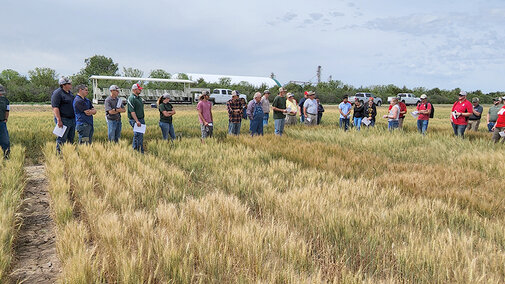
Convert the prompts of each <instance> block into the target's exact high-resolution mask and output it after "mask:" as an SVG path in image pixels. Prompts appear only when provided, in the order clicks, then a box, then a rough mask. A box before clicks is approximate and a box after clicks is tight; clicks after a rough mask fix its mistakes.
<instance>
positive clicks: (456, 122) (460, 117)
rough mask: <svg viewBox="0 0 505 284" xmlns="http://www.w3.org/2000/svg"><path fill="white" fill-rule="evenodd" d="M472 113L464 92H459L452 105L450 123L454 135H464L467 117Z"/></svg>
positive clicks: (462, 136) (471, 107)
mask: <svg viewBox="0 0 505 284" xmlns="http://www.w3.org/2000/svg"><path fill="white" fill-rule="evenodd" d="M472 113H473V106H472V104H471V103H470V102H469V101H468V100H467V99H466V92H465V91H461V92H459V98H458V100H457V101H456V102H455V103H454V104H453V105H452V109H451V124H452V129H453V130H454V135H455V136H460V137H461V138H464V137H465V130H466V126H467V125H468V117H470V115H472Z"/></svg>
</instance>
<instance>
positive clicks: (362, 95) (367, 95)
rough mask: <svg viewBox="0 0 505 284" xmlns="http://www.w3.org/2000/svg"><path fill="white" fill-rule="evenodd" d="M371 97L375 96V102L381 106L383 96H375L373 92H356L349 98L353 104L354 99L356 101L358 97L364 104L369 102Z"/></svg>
mask: <svg viewBox="0 0 505 284" xmlns="http://www.w3.org/2000/svg"><path fill="white" fill-rule="evenodd" d="M370 98H373V101H374V103H375V104H376V105H377V106H381V104H382V99H381V98H379V97H376V96H375V95H374V94H372V93H356V94H355V95H354V96H350V97H349V98H348V100H349V102H350V103H351V104H354V101H355V100H356V99H358V101H360V102H361V103H362V104H364V103H367V102H368V100H369V99H370Z"/></svg>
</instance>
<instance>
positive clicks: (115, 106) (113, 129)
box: [104, 85, 126, 143]
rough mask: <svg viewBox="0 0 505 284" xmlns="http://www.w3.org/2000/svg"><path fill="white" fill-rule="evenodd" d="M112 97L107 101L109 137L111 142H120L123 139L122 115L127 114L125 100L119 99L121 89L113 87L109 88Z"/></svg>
mask: <svg viewBox="0 0 505 284" xmlns="http://www.w3.org/2000/svg"><path fill="white" fill-rule="evenodd" d="M109 91H110V96H108V97H107V98H106V99H105V102H104V107H105V118H106V120H107V130H108V132H107V134H108V135H107V136H108V138H109V141H111V142H116V143H117V142H118V141H119V138H121V128H122V126H123V125H122V123H121V113H123V112H126V109H125V108H124V104H123V100H122V99H121V98H118V96H119V87H118V86H116V85H112V86H110V87H109Z"/></svg>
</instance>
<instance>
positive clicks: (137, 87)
mask: <svg viewBox="0 0 505 284" xmlns="http://www.w3.org/2000/svg"><path fill="white" fill-rule="evenodd" d="M137 89H138V90H142V89H143V88H142V87H141V86H140V84H133V86H132V90H137Z"/></svg>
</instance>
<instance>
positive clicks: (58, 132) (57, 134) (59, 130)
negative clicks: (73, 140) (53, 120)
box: [53, 124, 67, 137]
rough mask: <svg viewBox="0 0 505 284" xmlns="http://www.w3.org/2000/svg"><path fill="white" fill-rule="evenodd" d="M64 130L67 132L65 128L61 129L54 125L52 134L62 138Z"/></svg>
mask: <svg viewBox="0 0 505 284" xmlns="http://www.w3.org/2000/svg"><path fill="white" fill-rule="evenodd" d="M65 130H67V127H66V126H65V125H63V127H62V128H59V127H58V124H56V125H55V126H54V130H53V134H54V135H56V136H58V137H63V135H64V134H65Z"/></svg>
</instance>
